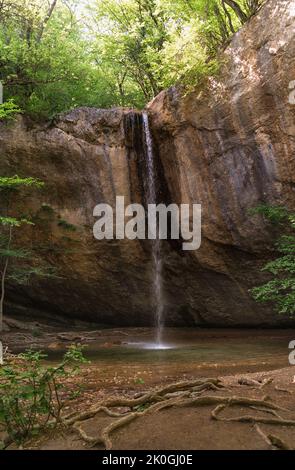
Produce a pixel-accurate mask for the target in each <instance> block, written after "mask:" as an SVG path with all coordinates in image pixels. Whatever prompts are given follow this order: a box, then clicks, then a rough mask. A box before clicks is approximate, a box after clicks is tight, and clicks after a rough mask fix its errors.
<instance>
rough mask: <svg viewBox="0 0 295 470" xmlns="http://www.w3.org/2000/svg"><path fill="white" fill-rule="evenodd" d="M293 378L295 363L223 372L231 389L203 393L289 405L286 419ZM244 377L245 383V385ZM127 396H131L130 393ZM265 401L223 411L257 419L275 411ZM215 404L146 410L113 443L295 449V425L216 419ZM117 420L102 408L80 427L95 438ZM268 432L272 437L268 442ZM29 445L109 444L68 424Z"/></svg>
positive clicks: (293, 415) (292, 415)
mask: <svg viewBox="0 0 295 470" xmlns="http://www.w3.org/2000/svg"><path fill="white" fill-rule="evenodd" d="M268 379H272V382H271V383H269V384H267V385H266V386H265V387H263V388H262V389H260V387H259V386H258V387H257V386H256V384H255V382H253V384H255V385H252V382H251V381H252V380H254V381H261V383H263V381H264V383H267V381H268ZM293 379H294V368H293V367H287V368H284V369H279V370H274V371H268V372H257V373H253V374H236V375H231V376H225V377H220V380H221V383H222V384H223V385H224V386H225V387H226V388H224V389H223V390H211V391H210V393H209V394H208V392H207V393H204V395H203V396H208V395H210V397H225V398H226V397H243V399H245V398H246V399H257V400H264V399H266V400H267V402H268V403H272V404H275V405H278V406H279V407H282V408H286V410H288V411H282V412H280V415H281V416H282V417H283V418H284V419H288V420H295V397H294V394H295V384H294V383H293ZM248 380H249V382H248V383H247V381H248ZM239 381H240V382H241V381H242V382H244V383H245V384H244V385H241V384H239ZM179 393H180V392H179ZM129 396H132V394H130V395H129ZM136 396H137V394H136ZM201 396H202V395H201ZM116 397H118V394H117V395H116ZM124 397H126V393H125V394H124ZM100 399H102V397H101V398H99V397H97V396H96V395H95V394H94V395H93V396H92V398H91V397H90V396H88V399H87V402H83V403H80V410H87V409H89V406H91V405H93V404H94V403H96V402H97V401H99V400H100ZM260 406H261V408H259V406H257V408H256V407H255V406H254V408H251V410H252V411H251V410H250V409H249V407H248V406H246V407H245V406H243V405H241V406H239V405H238V406H235V407H229V408H228V409H227V410H225V411H224V414H223V415H222V416H226V418H229V417H230V418H233V417H241V416H249V415H254V416H255V417H256V418H257V417H258V418H259V417H261V418H264V417H266V418H267V417H269V416H271V415H269V414H268V413H269V412H268V411H267V410H265V409H263V405H260ZM215 407H216V404H214V405H207V406H201V407H199V406H197V407H196V406H194V404H192V405H191V406H185V407H170V408H167V409H163V410H159V411H157V412H154V413H150V414H149V413H147V414H145V415H143V416H142V417H139V418H137V419H136V420H134V421H132V422H130V423H129V424H126V425H125V426H124V427H121V428H119V429H118V430H117V431H115V432H114V433H113V434H112V448H113V449H115V450H130V449H143V450H176V449H178V450H181V449H183V450H189V449H196V450H202V449H203V450H213V449H216V450H218V449H232V450H234V449H237V450H239V449H240V450H243V449H244V450H247V449H248V450H267V449H271V448H274V449H277V448H287V449H288V448H289V449H295V426H290V425H286V426H284V425H279V426H278V425H277V424H275V425H273V424H265V423H259V424H257V423H254V422H227V421H217V420H214V419H213V418H212V415H211V412H212V410H213V409H214V408H215ZM254 409H255V411H254ZM116 410H117V411H119V412H121V413H124V412H126V411H127V410H125V409H124V408H122V407H121V408H120V407H117V408H116ZM112 422H114V418H112V417H110V416H107V415H106V414H105V413H104V412H99V413H97V415H96V416H95V417H93V418H90V419H88V420H87V421H85V422H82V426H81V427H82V429H83V431H84V432H85V433H86V434H87V435H88V436H90V437H91V436H92V437H95V436H97V435H98V434H100V433H102V432H103V430H104V429H105V428H106V427H107V426H109V425H110V423H112ZM294 423H295V421H294ZM257 426H258V427H257ZM268 436H270V437H271V439H272V440H270V441H269V442H268ZM273 442H276V445H273ZM26 448H29V449H41V450H55V449H57V450H62V449H64V450H85V449H93V450H95V449H101V450H102V449H104V447H103V446H102V445H100V444H97V445H94V446H92V445H89V444H88V443H86V442H85V441H84V440H83V439H82V438H80V437H79V435H77V434H76V432H74V431H73V430H72V429H66V428H64V429H61V428H59V429H57V430H55V431H52V432H50V433H48V434H45V435H43V436H41V437H40V438H38V439H34V440H33V441H31V442H28V443H27V445H26Z"/></svg>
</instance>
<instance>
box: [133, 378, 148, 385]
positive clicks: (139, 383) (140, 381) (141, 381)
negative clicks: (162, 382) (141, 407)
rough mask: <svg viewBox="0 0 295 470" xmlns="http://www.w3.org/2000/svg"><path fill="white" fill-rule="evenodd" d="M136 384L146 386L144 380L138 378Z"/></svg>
mask: <svg viewBox="0 0 295 470" xmlns="http://www.w3.org/2000/svg"><path fill="white" fill-rule="evenodd" d="M134 383H135V384H136V385H144V384H145V381H144V379H143V378H141V377H137V378H136V379H134Z"/></svg>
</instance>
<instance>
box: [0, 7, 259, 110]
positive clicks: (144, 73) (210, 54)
mask: <svg viewBox="0 0 295 470" xmlns="http://www.w3.org/2000/svg"><path fill="white" fill-rule="evenodd" d="M262 1H263V0H235V1H234V0H84V1H83V2H81V1H79V0H2V1H1V2H0V80H2V81H3V84H4V92H5V99H6V100H11V99H12V100H13V101H14V103H16V105H17V106H19V107H20V108H22V109H23V110H25V111H26V112H29V113H31V114H35V115H38V116H44V117H50V116H54V115H55V114H56V113H59V112H62V111H65V110H69V109H72V108H74V107H77V106H81V105H86V106H97V107H111V106H116V105H123V106H133V107H143V106H144V105H145V104H146V103H147V102H148V101H149V100H150V99H152V98H153V97H154V96H155V95H156V94H157V93H158V92H159V91H161V90H162V89H163V88H166V87H169V86H171V85H175V84H179V83H181V84H182V85H184V86H190V87H193V86H195V85H196V84H197V83H198V82H199V80H200V79H202V77H204V76H206V75H208V74H211V73H214V72H215V71H216V69H217V67H218V61H217V60H216V57H217V54H218V51H219V50H220V49H221V48H222V47H224V46H225V45H226V44H227V43H228V41H229V39H230V37H231V35H232V34H233V33H234V32H235V31H237V30H238V29H239V28H240V27H241V25H242V24H243V23H245V22H246V21H247V20H248V19H249V18H250V17H251V16H252V15H253V14H255V13H256V11H257V10H258V9H259V8H260V6H261V4H262Z"/></svg>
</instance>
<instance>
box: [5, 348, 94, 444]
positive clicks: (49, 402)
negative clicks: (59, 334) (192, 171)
mask: <svg viewBox="0 0 295 470" xmlns="http://www.w3.org/2000/svg"><path fill="white" fill-rule="evenodd" d="M45 358H46V355H44V354H42V353H41V352H39V351H33V350H29V351H27V352H26V353H24V354H21V355H19V357H18V359H17V360H16V361H14V362H12V363H11V364H9V365H5V366H3V367H1V368H0V423H1V424H3V425H4V426H5V429H6V431H7V433H8V434H9V436H10V437H11V438H12V439H13V440H14V441H16V442H18V443H20V442H23V441H24V440H25V439H27V438H29V437H30V436H32V435H34V434H35V433H38V432H39V431H41V430H44V429H45V428H46V427H48V426H49V425H50V426H52V425H56V424H58V423H59V422H60V419H61V412H62V409H63V407H64V405H65V403H66V400H67V399H68V398H69V395H70V394H72V393H73V390H69V389H68V388H67V386H66V379H67V378H69V377H72V376H73V374H77V373H78V372H79V366H80V365H81V364H83V363H85V362H87V361H86V359H85V358H84V356H83V351H82V348H81V346H71V347H70V348H69V349H68V351H67V353H66V354H65V355H64V357H63V360H62V361H61V363H60V364H59V365H57V366H56V367H48V366H44V365H43V362H44V359H45ZM71 396H72V395H71Z"/></svg>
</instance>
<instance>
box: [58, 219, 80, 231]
mask: <svg viewBox="0 0 295 470" xmlns="http://www.w3.org/2000/svg"><path fill="white" fill-rule="evenodd" d="M57 225H58V226H59V227H61V228H63V229H64V230H68V231H69V232H75V231H76V227H75V225H72V224H70V223H69V222H67V221H66V220H64V219H60V220H59V221H58V223H57Z"/></svg>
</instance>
